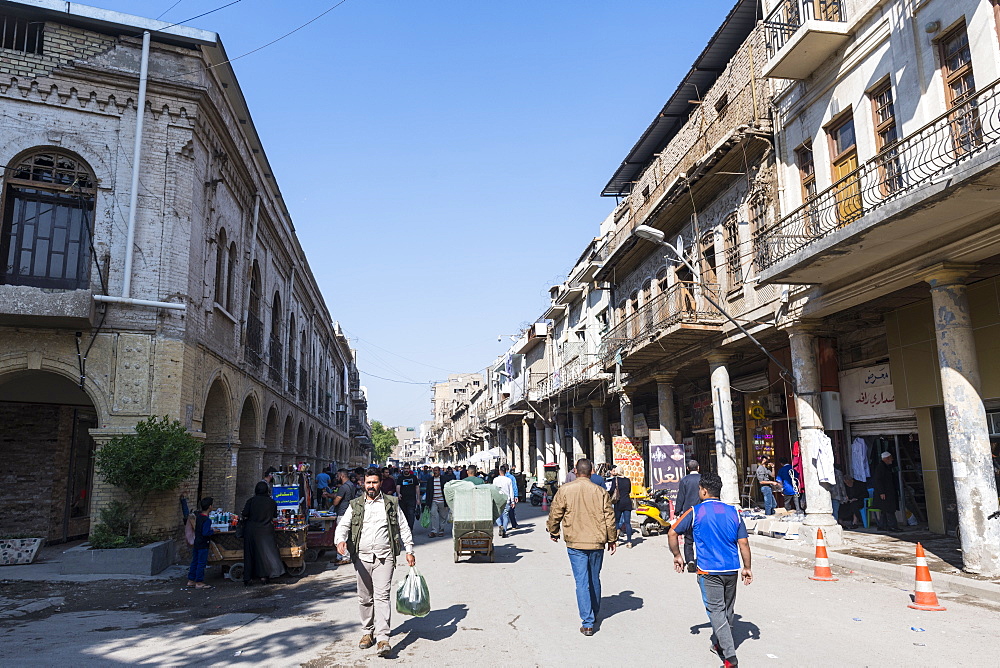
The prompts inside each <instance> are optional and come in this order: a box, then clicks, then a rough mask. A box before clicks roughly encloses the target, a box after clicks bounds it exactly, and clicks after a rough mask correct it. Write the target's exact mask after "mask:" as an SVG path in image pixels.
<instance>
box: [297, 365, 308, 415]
mask: <svg viewBox="0 0 1000 668" xmlns="http://www.w3.org/2000/svg"><path fill="white" fill-rule="evenodd" d="M299 399H300V400H301V401H302V403H304V404H306V405H308V404H309V373H308V372H307V371H306V367H305V365H304V364H300V365H299Z"/></svg>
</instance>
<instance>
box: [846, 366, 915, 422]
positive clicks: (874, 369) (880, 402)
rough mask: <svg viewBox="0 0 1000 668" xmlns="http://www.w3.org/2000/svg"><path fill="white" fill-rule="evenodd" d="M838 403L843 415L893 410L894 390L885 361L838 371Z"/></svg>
mask: <svg viewBox="0 0 1000 668" xmlns="http://www.w3.org/2000/svg"><path fill="white" fill-rule="evenodd" d="M840 405H841V409H842V410H843V412H844V417H846V418H848V419H850V418H860V417H872V416H887V415H892V414H895V413H900V412H902V411H897V410H896V393H895V391H894V390H893V387H892V376H891V375H890V373H889V365H888V364H879V365H877V366H866V367H861V368H858V369H849V370H847V371H842V372H841V373H840Z"/></svg>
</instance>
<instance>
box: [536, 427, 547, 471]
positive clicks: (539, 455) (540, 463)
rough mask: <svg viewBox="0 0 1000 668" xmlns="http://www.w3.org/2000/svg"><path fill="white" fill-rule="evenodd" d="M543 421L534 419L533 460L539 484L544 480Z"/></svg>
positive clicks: (544, 442)
mask: <svg viewBox="0 0 1000 668" xmlns="http://www.w3.org/2000/svg"><path fill="white" fill-rule="evenodd" d="M545 432H546V428H545V423H544V422H542V421H541V420H535V451H534V455H535V457H534V462H535V478H537V479H538V482H539V484H541V481H542V480H545V459H544V457H545V448H546V440H545Z"/></svg>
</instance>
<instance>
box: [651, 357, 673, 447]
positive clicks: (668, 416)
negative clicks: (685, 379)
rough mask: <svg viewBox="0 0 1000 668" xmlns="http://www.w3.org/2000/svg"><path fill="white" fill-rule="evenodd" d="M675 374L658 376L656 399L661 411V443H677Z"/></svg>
mask: <svg viewBox="0 0 1000 668" xmlns="http://www.w3.org/2000/svg"><path fill="white" fill-rule="evenodd" d="M674 378H675V376H674V374H665V375H659V376H656V400H657V404H658V406H659V413H660V445H673V444H674V443H676V440H675V437H676V433H677V411H676V409H675V408H674Z"/></svg>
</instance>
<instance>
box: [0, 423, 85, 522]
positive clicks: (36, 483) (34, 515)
mask: <svg viewBox="0 0 1000 668" xmlns="http://www.w3.org/2000/svg"><path fill="white" fill-rule="evenodd" d="M0 424H3V425H4V428H3V429H2V430H0V461H2V462H3V468H2V469H0V506H2V507H3V509H4V512H3V513H2V514H0V533H2V534H8V533H14V534H17V533H27V534H33V535H38V534H39V532H40V531H41V532H42V534H41V535H44V536H45V537H46V538H48V539H49V540H58V539H60V538H62V527H63V514H64V512H65V509H66V484H67V477H68V472H69V454H70V442H71V439H72V433H73V431H72V430H73V409H72V408H70V407H67V406H46V405H42V404H17V403H0Z"/></svg>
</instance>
